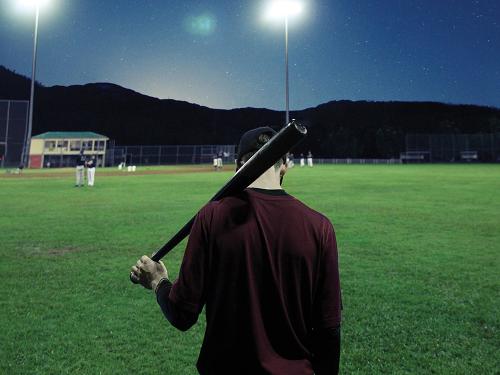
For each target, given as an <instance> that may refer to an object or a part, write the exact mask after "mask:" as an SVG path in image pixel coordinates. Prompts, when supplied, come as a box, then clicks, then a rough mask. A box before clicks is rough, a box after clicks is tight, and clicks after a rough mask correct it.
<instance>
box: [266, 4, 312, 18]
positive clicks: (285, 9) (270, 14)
mask: <svg viewBox="0 0 500 375" xmlns="http://www.w3.org/2000/svg"><path fill="white" fill-rule="evenodd" d="M303 9H304V4H303V3H302V2H300V1H297V0H276V1H272V2H271V3H269V6H268V8H267V10H266V17H267V18H268V19H283V18H289V17H293V16H296V15H298V14H300V13H302V11H303Z"/></svg>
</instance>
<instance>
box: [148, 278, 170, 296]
mask: <svg viewBox="0 0 500 375" xmlns="http://www.w3.org/2000/svg"><path fill="white" fill-rule="evenodd" d="M164 281H169V280H168V278H167V277H166V276H163V277H161V278H159V279H158V280H154V281H153V282H152V283H151V289H153V290H154V292H155V294H156V293H157V292H158V288H159V286H160V284H161V283H163V282H164Z"/></svg>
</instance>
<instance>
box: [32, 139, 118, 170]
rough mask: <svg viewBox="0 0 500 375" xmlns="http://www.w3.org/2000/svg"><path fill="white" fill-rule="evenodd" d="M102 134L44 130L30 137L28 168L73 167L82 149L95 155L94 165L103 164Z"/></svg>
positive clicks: (103, 140) (104, 158)
mask: <svg viewBox="0 0 500 375" xmlns="http://www.w3.org/2000/svg"><path fill="white" fill-rule="evenodd" d="M108 140H109V138H107V137H106V136H104V135H101V134H97V133H94V132H56V131H54V132H46V133H42V134H39V135H35V136H33V137H32V138H31V147H30V158H29V167H30V168H53V167H73V166H75V165H76V159H77V157H78V155H79V154H80V150H83V151H84V153H85V155H88V156H91V155H94V156H95V160H96V166H97V167H102V166H104V161H105V160H106V142H107V141H108Z"/></svg>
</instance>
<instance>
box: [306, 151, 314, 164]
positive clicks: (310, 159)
mask: <svg viewBox="0 0 500 375" xmlns="http://www.w3.org/2000/svg"><path fill="white" fill-rule="evenodd" d="M307 165H308V166H309V167H312V166H313V154H311V151H309V152H308V153H307Z"/></svg>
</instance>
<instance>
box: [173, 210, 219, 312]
mask: <svg viewBox="0 0 500 375" xmlns="http://www.w3.org/2000/svg"><path fill="white" fill-rule="evenodd" d="M205 208H206V206H205ZM205 208H203V209H202V210H200V212H199V213H198V214H197V215H196V218H195V221H194V223H193V227H192V228H191V232H190V234H189V239H188V243H187V247H186V251H185V253H184V258H183V260H182V264H181V268H180V271H179V278H178V279H177V280H176V281H175V282H174V284H173V285H172V289H171V291H170V294H169V299H170V302H171V303H172V304H174V305H176V306H177V307H178V308H180V309H182V310H184V311H187V312H190V313H193V314H199V313H200V312H201V310H202V309H203V305H204V304H205V295H206V293H205V290H206V278H207V277H208V272H207V268H208V266H207V258H208V255H207V251H208V233H209V231H208V226H207V223H206V220H205Z"/></svg>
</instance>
